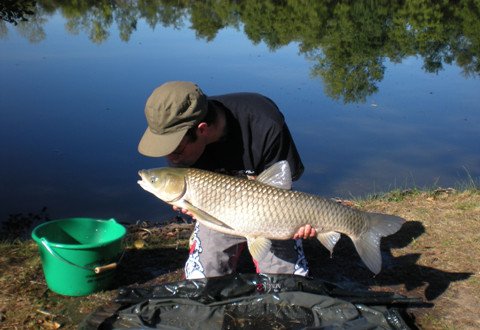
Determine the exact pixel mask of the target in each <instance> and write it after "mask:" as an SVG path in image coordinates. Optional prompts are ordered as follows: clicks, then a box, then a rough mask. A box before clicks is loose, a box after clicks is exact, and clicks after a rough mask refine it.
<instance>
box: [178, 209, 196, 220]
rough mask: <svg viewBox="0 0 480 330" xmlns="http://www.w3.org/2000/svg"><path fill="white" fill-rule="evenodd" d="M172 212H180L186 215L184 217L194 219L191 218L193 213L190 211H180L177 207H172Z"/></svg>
mask: <svg viewBox="0 0 480 330" xmlns="http://www.w3.org/2000/svg"><path fill="white" fill-rule="evenodd" d="M173 210H174V211H176V212H182V213H183V214H186V215H188V216H190V217H192V219H195V217H194V216H193V213H192V212H190V211H189V210H187V209H181V208H179V207H178V206H174V207H173Z"/></svg>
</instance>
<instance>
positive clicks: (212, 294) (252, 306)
mask: <svg viewBox="0 0 480 330" xmlns="http://www.w3.org/2000/svg"><path fill="white" fill-rule="evenodd" d="M420 302H421V301H420V300H419V299H416V298H407V297H404V296H401V295H397V294H394V293H388V292H372V291H367V290H344V289H342V288H340V287H338V286H336V285H334V284H331V283H327V282H324V281H321V280H314V279H308V278H304V277H300V276H290V275H256V274H236V275H231V276H225V277H218V278H210V279H201V280H187V281H180V282H174V283H168V284H164V285H158V286H152V287H147V288H124V289H120V290H119V295H118V297H117V299H116V304H115V305H112V306H109V307H103V308H100V309H98V310H97V311H95V312H94V313H92V314H91V315H89V316H88V317H87V318H86V319H85V320H84V321H83V322H82V324H81V325H80V329H83V330H91V329H410V327H409V326H408V325H407V323H408V322H406V321H408V319H406V317H405V313H404V310H405V308H406V307H407V306H409V305H410V304H416V303H420Z"/></svg>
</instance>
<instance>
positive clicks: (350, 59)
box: [0, 0, 480, 102]
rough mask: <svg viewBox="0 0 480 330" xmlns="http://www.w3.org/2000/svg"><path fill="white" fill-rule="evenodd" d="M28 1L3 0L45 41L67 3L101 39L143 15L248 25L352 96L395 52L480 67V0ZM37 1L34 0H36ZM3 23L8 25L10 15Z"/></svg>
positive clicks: (365, 92) (253, 35)
mask: <svg viewBox="0 0 480 330" xmlns="http://www.w3.org/2000/svg"><path fill="white" fill-rule="evenodd" d="M20 3H22V2H19V1H7V2H5V3H3V4H2V7H0V13H2V18H3V20H4V21H6V22H10V23H14V24H16V23H17V22H18V25H19V26H20V27H19V28H22V27H21V26H23V29H24V30H25V29H26V28H25V26H28V24H30V28H28V29H26V31H27V32H25V35H26V36H27V37H28V38H29V39H30V40H31V41H36V42H38V41H39V40H41V39H42V38H45V35H44V33H43V28H42V24H44V22H45V21H46V17H47V16H48V15H52V14H53V13H55V12H56V11H59V12H61V14H62V15H63V16H64V17H65V19H66V20H67V24H66V27H67V29H68V31H70V32H71V33H79V32H80V31H84V32H86V33H87V34H88V35H89V37H90V39H91V40H92V42H95V43H102V42H104V41H105V40H107V38H108V37H109V30H110V28H111V27H112V25H113V24H116V25H117V27H118V31H119V34H120V38H121V39H122V40H123V41H128V40H129V38H130V36H131V35H132V33H134V32H135V30H136V27H137V22H138V21H139V20H144V21H145V22H147V24H148V25H149V26H150V27H151V28H152V29H154V28H155V27H156V26H157V25H161V26H164V27H167V26H169V27H174V28H180V27H183V26H184V25H185V24H187V22H188V21H190V24H191V26H190V27H191V28H192V29H193V30H194V31H195V33H196V35H197V37H198V38H202V39H205V40H207V41H211V40H213V39H214V38H215V36H216V35H217V33H218V32H219V31H220V30H221V29H223V28H226V27H233V28H237V29H240V28H243V31H244V32H245V34H246V35H247V36H248V38H249V39H250V40H251V41H252V42H253V43H255V44H257V43H260V42H264V43H265V44H266V45H268V47H269V48H270V49H271V50H272V51H274V50H276V49H279V48H281V47H283V46H286V45H288V44H290V43H292V42H294V43H298V47H299V51H300V53H301V54H304V55H305V56H306V57H307V58H308V59H309V60H311V61H312V62H313V63H314V64H313V67H312V75H313V76H314V77H319V78H321V79H322V80H323V81H324V83H325V86H326V87H325V89H326V93H327V94H328V95H329V96H330V97H332V98H335V99H343V100H344V101H345V102H359V101H360V102H363V101H365V99H366V97H367V96H369V95H371V94H373V93H375V92H376V91H377V85H376V84H377V83H378V82H380V81H381V80H382V79H383V76H384V71H385V66H384V63H385V61H387V60H389V61H392V62H400V61H401V60H402V59H404V58H406V57H408V56H419V57H421V58H423V62H424V65H423V67H424V69H425V70H426V71H427V72H432V73H436V72H438V71H440V70H442V69H443V66H444V64H453V63H455V64H456V65H458V66H460V67H461V68H462V69H463V72H464V74H465V75H466V76H477V75H478V74H479V73H480V62H479V54H480V2H479V1H476V0H457V1H453V0H452V1H447V0H444V1H433V0H404V1H388V0H362V1H314V0H281V1H274V0H264V1H255V0H243V1H242V0H236V1H233V0H225V1H218V0H208V1H188V0H176V1H173V0H155V1H146V0H142V1H111V0H101V1H92V0H76V1H70V2H65V1H58V0H39V1H37V3H36V6H34V7H35V8H36V10H35V13H36V18H28V17H29V16H25V13H31V12H32V9H28V10H27V11H25V9H24V7H19V4H20ZM27 3H29V4H30V7H28V8H31V7H32V4H35V2H34V1H28V2H27ZM5 13H7V14H5ZM39 16H40V17H39ZM25 19H29V22H23V21H24V20H25ZM2 24H3V25H2ZM35 31H37V32H38V35H37V36H35ZM0 32H1V33H0V36H1V35H5V34H6V32H5V23H4V22H2V21H0Z"/></svg>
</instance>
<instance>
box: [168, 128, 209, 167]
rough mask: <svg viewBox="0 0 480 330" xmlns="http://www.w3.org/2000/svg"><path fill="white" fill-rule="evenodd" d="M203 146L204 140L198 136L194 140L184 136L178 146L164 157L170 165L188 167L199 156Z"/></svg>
mask: <svg viewBox="0 0 480 330" xmlns="http://www.w3.org/2000/svg"><path fill="white" fill-rule="evenodd" d="M205 146H206V144H205V142H203V139H201V138H199V137H197V139H196V140H195V141H191V139H190V138H189V137H188V136H184V137H183V139H182V141H180V144H179V145H178V147H177V148H176V149H175V150H174V151H173V152H172V153H170V154H169V155H167V156H166V158H167V160H168V162H169V163H170V165H171V166H174V167H189V166H192V165H193V164H195V162H196V161H197V160H198V159H199V158H200V156H201V155H202V154H203V151H204V150H205Z"/></svg>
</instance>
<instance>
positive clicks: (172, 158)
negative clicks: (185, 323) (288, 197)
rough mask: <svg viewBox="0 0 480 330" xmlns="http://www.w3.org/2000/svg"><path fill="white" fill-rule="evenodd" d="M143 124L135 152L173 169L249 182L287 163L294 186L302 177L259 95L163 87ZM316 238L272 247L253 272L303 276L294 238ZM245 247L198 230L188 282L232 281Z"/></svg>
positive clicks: (269, 104) (281, 128)
mask: <svg viewBox="0 0 480 330" xmlns="http://www.w3.org/2000/svg"><path fill="white" fill-rule="evenodd" d="M145 116H146V118H147V122H148V128H147V130H146V131H145V133H144V135H143V137H142V139H141V141H140V143H139V145H138V150H139V152H140V153H141V154H143V155H145V156H150V157H166V158H167V160H168V162H169V164H170V165H171V166H178V167H195V168H200V169H205V170H209V171H215V172H220V173H225V174H228V175H235V176H245V177H248V178H250V179H255V177H256V176H257V175H259V174H260V173H261V172H262V171H263V170H265V169H266V168H268V167H269V166H271V165H273V164H274V163H276V162H278V161H280V160H287V161H288V163H289V165H290V168H291V171H292V179H293V180H296V179H298V178H299V177H300V176H301V174H302V172H303V164H302V162H301V160H300V156H299V155H298V152H297V149H296V147H295V144H294V142H293V140H292V137H291V135H290V132H289V130H288V127H287V125H286V124H285V122H284V118H283V115H282V114H281V113H280V111H279V110H278V108H277V106H276V105H275V103H273V101H272V100H270V99H269V98H267V97H265V96H262V95H260V94H256V93H236V94H227V95H220V96H211V97H207V96H206V95H205V94H204V93H203V92H202V91H201V89H200V88H199V87H198V86H197V85H195V84H194V83H191V82H183V81H174V82H168V83H165V84H163V85H161V86H160V87H158V88H157V89H155V90H154V91H153V93H152V95H151V96H150V97H149V98H148V100H147V103H146V106H145ZM182 211H183V212H184V213H187V214H189V213H188V212H187V211H186V210H182ZM189 215H191V214H189ZM315 235H316V233H315V230H314V229H312V228H311V226H309V225H306V226H305V227H302V228H300V229H299V230H298V232H297V233H296V234H295V235H294V237H292V238H293V239H292V240H285V241H274V242H273V245H272V248H271V251H270V252H269V254H268V255H267V256H266V257H265V258H263V259H262V260H254V263H255V266H256V268H257V272H262V273H270V274H280V273H282V274H297V275H304V276H305V275H306V274H307V273H308V266H307V262H306V260H305V256H304V254H303V248H302V241H301V240H300V239H299V238H308V237H314V236H315ZM294 239H296V240H294ZM245 245H246V240H245V238H243V237H237V236H231V235H226V234H223V233H219V232H217V231H214V230H211V229H209V228H207V227H206V226H204V225H202V224H200V223H199V222H197V223H196V225H195V229H194V235H193V243H192V245H191V247H190V256H189V259H188V260H187V263H186V265H185V275H186V278H187V279H194V278H204V277H213V276H221V275H226V274H229V273H232V272H233V271H235V268H236V263H237V260H238V257H239V255H240V253H241V252H242V249H243V248H244V247H245Z"/></svg>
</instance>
